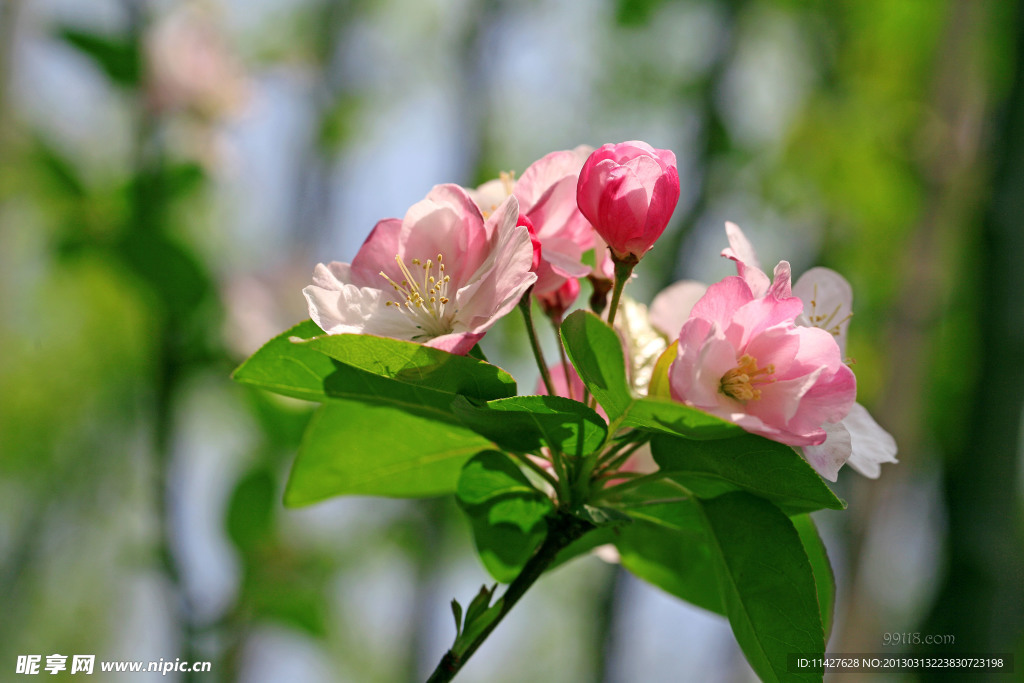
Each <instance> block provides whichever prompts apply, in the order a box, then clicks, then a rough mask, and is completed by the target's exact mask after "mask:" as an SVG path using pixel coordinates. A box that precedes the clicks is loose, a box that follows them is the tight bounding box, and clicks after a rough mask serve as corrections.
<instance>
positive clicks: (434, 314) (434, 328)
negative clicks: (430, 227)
mask: <svg viewBox="0 0 1024 683" xmlns="http://www.w3.org/2000/svg"><path fill="white" fill-rule="evenodd" d="M395 263H397V264H398V269H399V271H400V272H401V273H402V275H403V280H402V282H401V284H399V283H397V282H395V281H394V280H393V279H391V277H390V276H389V275H388V274H387V273H385V272H384V271H380V275H381V277H383V278H384V279H385V280H387V281H388V283H389V284H390V285H391V287H392V288H393V289H394V290H395V292H397V293H398V294H399V295H400V296H401V298H402V299H404V301H401V300H399V301H387V302H385V306H387V307H390V306H395V307H396V308H397V310H400V311H402V312H403V313H404V314H406V315H407V316H408V317H409V318H410V319H411V320H412V321H413V322H414V323H415V324H416V327H417V328H419V329H420V330H422V331H423V334H422V335H420V336H422V337H425V338H431V337H437V336H440V335H442V334H447V333H449V332H451V327H452V325H451V322H452V318H453V317H454V313H455V311H452V310H450V309H449V310H446V305H447V304H448V303H450V299H449V298H448V283H449V282H451V277H450V276H448V275H446V274H445V272H444V271H445V264H444V257H443V256H442V255H441V254H438V255H437V261H436V262H435V261H434V260H433V259H427V261H426V263H424V262H423V261H420V260H419V259H418V258H414V259H413V260H412V261H411V264H412V268H410V267H409V266H408V265H406V263H405V260H404V259H402V257H401V256H400V255H397V254H396V255H395ZM435 267H436V269H437V270H436V273H434V272H432V271H433V270H434V268H435ZM418 268H422V269H423V273H422V275H421V276H420V277H415V276H414V275H413V273H412V270H414V269H418ZM410 283H411V284H410ZM403 304H405V305H404V307H403Z"/></svg>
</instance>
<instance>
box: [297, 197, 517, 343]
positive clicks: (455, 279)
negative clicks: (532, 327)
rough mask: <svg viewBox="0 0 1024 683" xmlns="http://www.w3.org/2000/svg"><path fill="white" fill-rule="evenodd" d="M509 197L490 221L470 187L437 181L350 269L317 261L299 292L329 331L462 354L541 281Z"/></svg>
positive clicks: (373, 236)
mask: <svg viewBox="0 0 1024 683" xmlns="http://www.w3.org/2000/svg"><path fill="white" fill-rule="evenodd" d="M518 217H519V211H518V202H517V201H516V199H515V197H509V198H508V199H506V200H505V201H503V202H502V203H501V205H499V206H498V207H497V208H496V209H495V210H494V212H493V213H491V215H490V216H489V217H488V218H487V219H486V220H485V219H484V217H483V216H482V214H481V213H480V209H479V208H478V207H477V205H476V204H475V203H474V202H473V200H472V199H471V198H470V197H469V195H468V194H467V193H466V191H465V190H463V189H462V188H461V187H459V186H457V185H438V186H436V187H434V189H432V190H431V191H430V193H429V194H428V195H427V197H426V198H425V199H423V200H422V201H420V202H417V203H416V204H414V205H413V206H412V207H411V208H410V209H409V210H408V212H407V213H406V214H405V218H404V219H402V220H399V219H395V218H392V219H386V220H382V221H380V222H379V223H377V225H376V227H374V229H373V231H372V232H371V233H370V236H369V237H368V238H367V239H366V241H365V242H364V243H363V246H362V247H361V248H360V249H359V252H358V253H357V254H356V257H355V258H354V259H353V261H352V263H351V264H348V263H338V262H333V263H330V264H328V265H324V264H322V263H321V264H319V265H317V267H316V270H315V271H314V272H313V284H312V285H310V286H308V287H306V288H305V289H303V290H302V292H303V294H304V295H305V296H306V300H307V302H308V304H309V314H310V317H311V318H312V319H313V320H314V321H315V322H316V323H317V325H319V326H320V327H321V328H322V329H323V330H324V331H325V332H327V333H328V334H342V333H359V334H373V335H378V336H382V337H392V338H395V339H406V340H410V341H415V342H420V343H423V344H425V345H427V346H432V347H434V348H439V349H442V350H445V351H450V352H452V353H458V354H465V353H467V352H468V351H469V350H470V349H472V348H473V345H474V344H476V343H477V341H479V340H480V339H481V338H482V337H483V336H484V333H485V332H486V331H487V330H488V328H490V326H491V325H493V324H494V322H495V321H496V320H497V319H498V318H500V317H501V316H503V315H505V314H506V313H508V312H509V311H511V310H512V309H513V308H514V307H515V306H516V304H517V303H518V302H519V300H520V298H522V296H523V294H524V293H525V292H526V291H527V289H528V288H529V287H530V285H532V284H533V283H534V282H535V281H536V279H537V276H536V274H534V273H533V272H531V270H530V266H531V265H532V261H533V255H534V249H533V247H532V245H531V241H530V235H529V232H528V229H527V227H526V226H524V225H516V223H517V219H518Z"/></svg>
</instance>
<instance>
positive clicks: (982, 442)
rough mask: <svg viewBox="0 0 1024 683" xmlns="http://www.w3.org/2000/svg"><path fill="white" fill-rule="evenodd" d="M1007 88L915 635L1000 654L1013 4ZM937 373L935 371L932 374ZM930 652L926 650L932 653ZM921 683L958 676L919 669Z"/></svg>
mask: <svg viewBox="0 0 1024 683" xmlns="http://www.w3.org/2000/svg"><path fill="white" fill-rule="evenodd" d="M1013 37H1014V43H1015V47H1016V56H1015V60H1014V64H1013V67H1014V74H1013V82H1012V87H1011V90H1010V92H1009V97H1008V101H1007V103H1006V106H1005V111H1004V112H1003V113H1002V117H1001V119H1000V120H999V121H997V122H996V124H995V125H994V126H993V127H992V131H993V134H992V137H991V140H990V144H991V147H992V152H991V155H992V156H991V158H992V162H993V177H992V183H991V199H990V204H989V206H988V207H987V209H986V210H985V212H984V220H983V221H982V223H981V226H980V234H979V235H978V236H977V240H978V243H979V244H978V249H977V253H978V254H979V255H980V256H981V259H983V260H982V261H981V262H980V263H977V264H976V272H975V273H972V275H973V276H976V277H977V278H978V282H979V286H978V289H977V292H978V295H977V302H976V309H975V310H976V311H977V333H978V337H979V341H980V355H981V358H980V359H979V363H980V365H979V373H978V376H977V378H976V383H975V385H974V388H973V396H972V400H971V401H970V402H969V403H968V404H967V405H966V406H965V410H968V411H970V415H971V419H970V421H969V423H968V424H969V425H970V429H971V432H972V433H971V435H970V438H969V439H967V440H966V441H965V446H964V447H963V448H962V449H961V450H960V452H956V453H953V454H952V457H950V458H949V461H948V463H947V467H946V476H945V484H944V494H945V499H946V505H947V509H948V519H949V539H948V543H949V545H948V549H947V552H948V558H949V560H948V562H949V563H948V568H947V572H946V578H945V582H944V584H943V586H942V588H941V589H940V591H939V594H938V596H937V599H936V601H935V606H934V608H933V611H932V614H931V615H930V617H929V618H928V620H927V621H926V623H925V624H924V625H923V626H922V628H921V632H922V634H953V635H955V636H956V650H957V651H960V652H964V653H979V654H995V653H1008V652H1011V651H1012V650H1013V649H1014V648H1015V647H1019V646H1020V638H1021V635H1022V634H1024V547H1022V538H1024V537H1022V529H1021V524H1020V519H1021V500H1020V444H1021V418H1022V410H1024V383H1022V378H1024V374H1022V368H1024V288H1022V287H1021V286H1020V283H1019V280H1018V275H1019V272H1018V271H1017V268H1019V267H1020V262H1021V259H1022V258H1024V229H1022V228H1024V226H1022V222H1024V4H1022V3H1018V4H1017V7H1016V13H1015V16H1014V26H1013ZM937 370H938V371H941V368H939V369H937ZM933 652H934V650H933ZM924 678H925V679H927V680H954V679H959V678H961V674H957V673H953V672H945V671H942V670H938V669H930V670H928V673H927V675H925V676H924Z"/></svg>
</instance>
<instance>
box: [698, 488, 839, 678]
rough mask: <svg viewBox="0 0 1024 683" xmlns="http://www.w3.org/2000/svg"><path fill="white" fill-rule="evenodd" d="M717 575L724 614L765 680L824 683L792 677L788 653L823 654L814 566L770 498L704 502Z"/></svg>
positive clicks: (733, 495)
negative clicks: (812, 566)
mask: <svg viewBox="0 0 1024 683" xmlns="http://www.w3.org/2000/svg"><path fill="white" fill-rule="evenodd" d="M698 508H699V509H700V510H701V513H702V515H703V517H704V519H705V521H706V523H707V529H708V532H709V538H710V539H711V549H712V553H713V555H714V557H715V561H716V564H717V566H718V571H719V589H720V591H721V594H722V598H723V602H724V605H725V611H726V616H727V617H728V618H729V623H730V625H731V626H732V630H733V633H734V634H735V636H736V640H737V641H738V642H739V645H740V648H741V649H742V650H743V654H744V655H746V657H747V661H748V662H750V665H751V667H752V668H753V669H754V671H755V672H756V673H757V675H758V676H759V677H760V678H761V680H763V681H768V682H772V681H782V680H787V681H821V674H820V673H817V674H815V673H810V672H806V673H788V672H787V656H788V655H789V653H793V652H800V653H824V651H825V635H824V631H823V629H822V626H821V615H820V613H819V610H818V600H817V592H816V589H815V584H814V576H813V574H812V572H811V565H810V562H809V561H808V559H807V554H806V553H805V552H804V546H803V543H801V541H800V537H799V535H798V534H797V532H796V529H794V528H793V524H792V522H790V521H789V518H788V517H787V516H786V515H785V514H784V513H783V512H782V511H781V510H779V509H778V508H777V507H775V506H774V505H772V504H771V503H769V502H768V501H766V500H764V499H762V498H758V497H757V496H752V495H750V494H748V493H742V492H736V493H728V494H726V495H723V496H719V497H718V498H714V499H712V500H708V501H701V502H699V503H698Z"/></svg>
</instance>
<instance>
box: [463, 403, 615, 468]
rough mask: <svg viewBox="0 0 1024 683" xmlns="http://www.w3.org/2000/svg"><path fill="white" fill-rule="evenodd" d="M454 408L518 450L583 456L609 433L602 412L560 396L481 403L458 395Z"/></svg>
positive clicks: (480, 430) (477, 429)
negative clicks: (554, 451) (545, 450)
mask: <svg viewBox="0 0 1024 683" xmlns="http://www.w3.org/2000/svg"><path fill="white" fill-rule="evenodd" d="M452 410H453V411H454V412H455V414H456V415H457V416H458V418H459V419H460V420H461V421H462V422H463V423H464V424H465V425H466V426H467V427H469V428H470V429H472V430H473V431H475V432H476V433H478V434H480V435H482V436H484V437H486V438H488V439H490V440H491V441H493V442H494V443H495V444H497V445H498V447H500V448H503V449H505V450H507V451H513V452H516V453H530V452H536V451H538V450H539V449H540V448H541V447H542V446H545V445H546V446H548V447H550V448H552V449H554V450H557V451H558V452H560V453H565V454H567V455H573V456H584V455H589V454H590V453H593V452H594V451H596V450H597V449H598V448H600V447H601V445H602V444H603V443H604V440H605V437H606V436H607V435H608V425H607V424H606V423H605V421H604V419H603V418H602V417H601V416H600V415H598V414H597V413H596V412H594V411H593V410H591V409H590V408H588V407H587V406H585V405H583V404H582V403H580V402H579V401H573V400H571V399H568V398H562V397H561V396H515V397H513V398H505V399H500V400H497V401H489V402H488V403H485V404H482V405H481V404H477V403H474V402H472V401H470V400H468V399H466V398H463V397H458V398H456V399H455V401H454V402H453V403H452Z"/></svg>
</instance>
